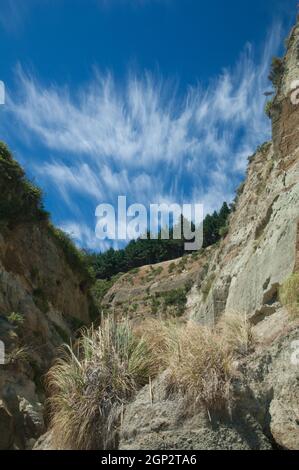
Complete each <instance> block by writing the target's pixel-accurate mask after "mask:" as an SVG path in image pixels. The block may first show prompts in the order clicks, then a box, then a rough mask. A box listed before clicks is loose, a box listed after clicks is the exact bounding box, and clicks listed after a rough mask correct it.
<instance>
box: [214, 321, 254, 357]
mask: <svg viewBox="0 0 299 470" xmlns="http://www.w3.org/2000/svg"><path fill="white" fill-rule="evenodd" d="M216 329H217V331H218V333H219V335H220V336H221V337H222V340H223V342H224V344H225V345H226V347H227V349H228V351H230V352H232V353H234V354H239V355H246V354H248V352H249V350H250V348H251V347H252V345H253V336H252V330H251V325H250V323H249V321H248V319H247V316H246V314H243V313H238V312H231V313H227V314H225V315H223V317H222V318H221V320H220V321H219V323H218V325H217V327H216Z"/></svg>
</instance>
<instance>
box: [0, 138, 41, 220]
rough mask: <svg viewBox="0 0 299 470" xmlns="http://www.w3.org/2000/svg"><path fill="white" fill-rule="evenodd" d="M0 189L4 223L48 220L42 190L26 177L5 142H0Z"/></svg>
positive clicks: (0, 214)
mask: <svg viewBox="0 0 299 470" xmlns="http://www.w3.org/2000/svg"><path fill="white" fill-rule="evenodd" d="M0 191H1V200H0V221H1V223H2V225H3V224H4V225H5V224H6V225H7V226H9V227H10V228H11V227H13V226H15V225H17V224H19V223H22V222H30V221H40V220H48V213H47V212H46V211H45V209H44V206H43V201H42V192H41V190H40V189H39V188H38V187H37V186H35V185H34V184H33V183H31V182H30V181H29V180H28V179H27V178H26V176H25V173H24V171H23V170H22V168H21V167H20V165H19V164H18V163H17V161H16V160H14V159H13V157H12V155H11V153H10V151H9V150H8V148H7V146H6V145H5V144H4V143H3V142H0Z"/></svg>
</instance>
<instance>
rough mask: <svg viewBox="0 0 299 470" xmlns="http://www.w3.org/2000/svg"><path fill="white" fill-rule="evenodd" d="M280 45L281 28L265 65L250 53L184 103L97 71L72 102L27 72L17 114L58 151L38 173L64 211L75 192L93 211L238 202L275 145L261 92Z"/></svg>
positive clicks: (164, 86) (159, 86)
mask: <svg viewBox="0 0 299 470" xmlns="http://www.w3.org/2000/svg"><path fill="white" fill-rule="evenodd" d="M280 36H281V31H280V28H279V27H277V26H276V27H275V28H273V31H272V33H271V34H270V35H269V37H268V40H267V42H266V46H265V49H264V51H263V54H262V56H261V57H260V60H259V61H258V62H256V60H255V59H254V53H253V50H252V48H251V46H250V45H247V46H246V48H245V50H244V52H243V54H242V56H241V58H240V60H239V63H238V64H237V65H236V67H235V68H233V69H226V70H224V71H223V72H222V73H221V75H220V76H219V77H218V78H216V79H215V80H214V81H213V82H211V84H210V86H209V87H208V88H207V89H205V90H203V89H202V87H201V86H200V85H199V86H197V87H193V88H190V89H189V90H188V91H187V93H186V95H185V96H184V97H181V96H179V95H178V93H177V87H176V86H175V84H173V83H170V82H167V81H165V80H162V79H161V78H160V79H157V78H154V77H153V76H152V75H150V74H145V75H144V76H142V77H137V76H134V75H132V74H131V75H129V76H128V79H127V81H126V84H125V85H123V84H122V85H120V84H119V83H116V81H115V80H114V78H113V76H112V74H106V75H103V74H100V73H99V72H95V76H94V78H93V80H92V81H91V83H89V84H88V85H87V86H82V88H81V89H80V90H79V91H78V92H77V93H76V94H74V93H73V92H71V91H70V90H69V89H68V87H66V86H65V87H61V88H59V87H57V86H54V85H53V86H50V87H46V86H43V85H42V84H41V83H40V82H38V80H36V79H35V78H34V77H32V76H30V75H27V74H26V73H24V72H23V71H22V69H21V68H19V70H18V73H17V80H18V88H19V90H20V94H19V95H18V96H15V97H11V96H10V97H9V98H8V108H9V112H10V113H12V115H13V116H14V118H15V119H16V120H17V122H18V123H19V125H20V128H21V129H22V130H23V132H25V135H26V138H28V136H31V138H34V139H37V140H38V142H39V143H40V144H42V145H43V146H44V147H45V148H46V149H47V150H48V151H51V152H53V154H54V157H53V160H52V161H48V162H46V163H42V162H38V168H39V170H38V171H39V173H40V174H41V175H42V176H43V177H44V178H46V179H48V180H51V181H52V183H54V184H56V185H57V187H58V188H59V190H60V192H61V194H62V195H63V197H64V200H65V201H66V202H69V203H70V201H71V198H70V194H71V193H72V192H75V193H80V194H82V195H85V196H87V197H92V198H94V201H95V205H96V204H97V203H99V202H110V201H112V200H115V198H116V196H117V195H119V194H127V195H128V196H129V197H130V198H131V199H132V200H134V202H141V203H150V202H157V200H159V201H158V202H160V201H161V200H168V201H177V202H180V201H181V199H183V200H184V202H190V201H192V200H193V201H194V202H195V201H196V202H204V203H205V205H206V211H211V210H214V209H215V208H217V207H219V204H220V203H221V202H222V201H223V200H224V199H230V198H231V197H232V195H233V192H234V189H235V185H236V182H238V180H239V179H240V175H241V174H242V173H243V172H244V170H245V167H246V160H247V157H248V155H250V154H251V153H252V152H253V151H254V150H255V148H256V146H257V145H258V144H260V143H262V142H263V141H264V140H266V139H268V138H269V136H270V123H269V122H268V121H267V119H266V117H265V114H264V102H265V98H264V96H263V92H264V91H265V90H266V89H267V88H268V87H269V84H268V80H267V75H268V69H269V64H270V59H271V56H272V55H273V53H274V51H275V50H276V48H277V46H278V43H279V41H280V39H281V37H280ZM36 168H37V166H36ZM186 181H187V184H186ZM103 199H104V200H103ZM82 236H83V235H82ZM85 238H86V239H88V237H87V236H85Z"/></svg>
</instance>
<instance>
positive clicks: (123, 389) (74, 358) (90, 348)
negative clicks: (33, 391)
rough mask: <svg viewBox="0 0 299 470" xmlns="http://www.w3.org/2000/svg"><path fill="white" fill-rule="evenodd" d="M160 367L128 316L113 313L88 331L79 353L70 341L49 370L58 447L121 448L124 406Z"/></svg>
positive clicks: (52, 421) (80, 344)
mask: <svg viewBox="0 0 299 470" xmlns="http://www.w3.org/2000/svg"><path fill="white" fill-rule="evenodd" d="M156 370H157V366H156V364H155V362H154V360H153V358H152V357H151V355H150V354H149V353H148V350H147V345H146V343H145V341H144V340H143V339H142V338H138V337H137V336H135V335H134V334H133V332H132V329H131V327H130V325H129V323H128V322H127V321H124V322H121V323H117V322H116V321H114V320H113V319H109V318H107V319H105V320H103V321H102V324H101V328H99V329H96V330H95V329H93V328H92V329H91V330H85V331H83V332H82V338H81V340H80V342H79V344H78V345H77V348H76V353H75V352H74V351H73V350H72V349H71V348H69V347H67V346H65V347H64V352H63V355H62V357H61V358H60V359H59V360H58V361H57V362H56V364H55V365H54V366H53V367H52V368H51V369H50V371H49V372H48V374H47V386H48V390H49V393H50V396H51V398H50V400H49V404H50V409H51V428H52V430H53V436H54V440H55V441H56V442H54V445H55V447H57V448H63V449H106V448H113V447H115V446H116V445H117V442H116V440H117V433H116V431H117V428H118V426H119V422H120V420H121V414H122V407H123V405H124V404H125V403H127V401H128V400H130V399H132V397H133V396H134V394H135V392H136V390H137V389H138V388H140V387H142V386H144V385H145V384H146V383H148V380H149V377H150V376H154V375H155V374H156Z"/></svg>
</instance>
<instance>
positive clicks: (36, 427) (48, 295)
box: [0, 146, 92, 449]
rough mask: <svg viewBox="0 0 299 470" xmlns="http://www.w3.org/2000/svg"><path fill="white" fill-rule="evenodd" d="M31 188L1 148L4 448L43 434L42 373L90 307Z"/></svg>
mask: <svg viewBox="0 0 299 470" xmlns="http://www.w3.org/2000/svg"><path fill="white" fill-rule="evenodd" d="M15 170H16V171H17V174H15V173H13V174H14V178H13V179H12V171H13V172H15ZM28 185H29V183H28V182H27V181H26V180H25V179H24V176H23V174H22V170H21V169H20V168H19V167H18V165H17V164H16V162H14V161H13V159H12V158H11V156H10V155H9V152H8V151H7V149H6V148H5V147H4V146H2V147H1V175H0V186H1V194H2V201H1V207H0V209H1V227H0V340H1V341H2V343H1V344H2V346H3V345H4V346H5V364H4V365H0V449H8V448H13V447H16V448H28V447H29V448H30V447H32V445H33V443H34V440H35V439H36V438H37V437H38V436H39V435H40V434H42V432H43V431H44V418H43V416H44V415H43V409H42V403H43V402H44V391H43V374H44V373H45V372H46V370H47V369H48V368H49V366H50V364H51V361H52V359H53V358H54V357H55V356H56V355H57V347H58V346H59V345H60V344H61V343H62V342H64V341H67V340H68V339H69V338H70V337H71V336H72V334H73V333H74V331H75V330H76V329H77V328H78V327H79V326H80V325H82V324H88V323H89V321H90V309H91V306H92V304H91V301H90V299H89V295H88V286H87V282H86V278H85V276H84V275H83V273H82V272H80V269H75V268H74V266H72V265H71V264H70V260H69V259H68V257H67V256H66V254H65V251H64V250H63V247H62V246H61V243H60V240H59V239H57V236H56V234H55V229H53V228H52V227H51V226H50V225H49V223H48V221H47V220H42V219H43V217H39V216H38V217H37V213H38V211H39V209H38V207H37V205H36V203H35V201H34V198H32V191H34V190H35V189H34V188H33V187H31V186H28ZM26 198H27V199H28V200H29V199H30V201H29V203H28V204H27V203H26V204H25V203H24V201H25V200H26ZM12 206H13V208H14V211H13V212H14V213H13V217H12V213H11V212H10V211H8V210H7V208H8V207H9V208H11V207H12ZM19 209H21V210H19ZM78 268H79V267H78Z"/></svg>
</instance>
